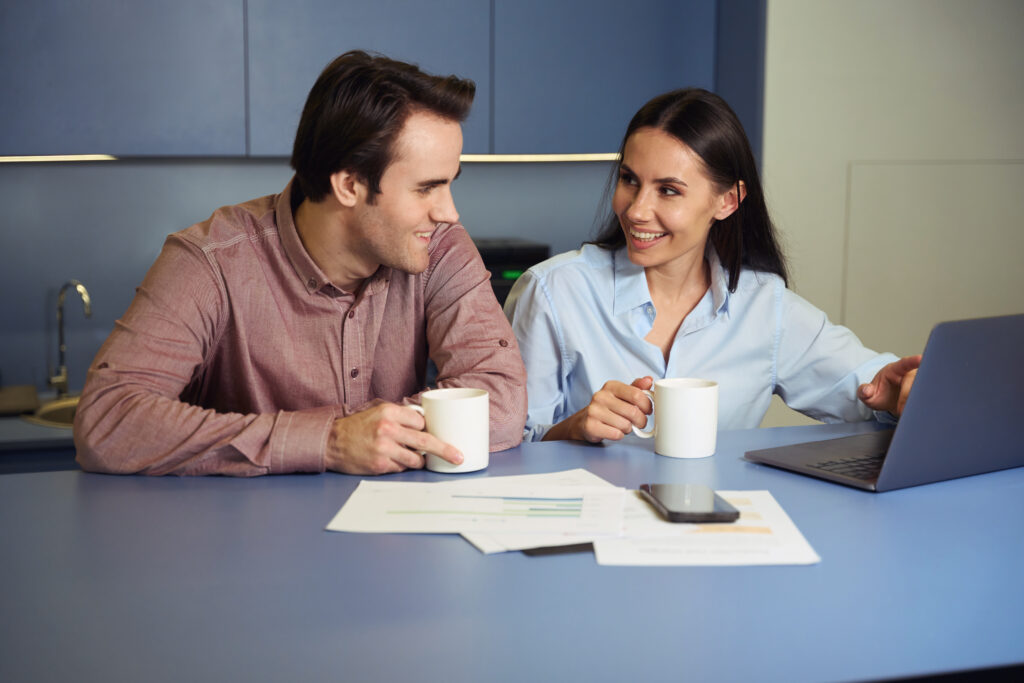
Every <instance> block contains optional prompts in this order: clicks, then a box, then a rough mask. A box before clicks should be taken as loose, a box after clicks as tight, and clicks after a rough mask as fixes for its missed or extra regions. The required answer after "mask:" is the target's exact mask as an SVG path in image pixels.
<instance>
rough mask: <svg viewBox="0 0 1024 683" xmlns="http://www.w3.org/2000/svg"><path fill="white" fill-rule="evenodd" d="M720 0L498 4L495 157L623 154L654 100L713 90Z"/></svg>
mask: <svg viewBox="0 0 1024 683" xmlns="http://www.w3.org/2000/svg"><path fill="white" fill-rule="evenodd" d="M716 8H717V4H716V3H715V2H713V1H712V0H632V1H631V2H622V1H621V0H611V1H609V0H559V1H558V2H551V0H495V16H494V28H495V30H494V34H495V35H494V152H495V153H497V154H527V153H600V152H616V151H618V147H619V144H620V142H621V140H622V134H623V132H624V131H625V130H626V125H627V124H628V123H629V120H630V118H632V116H633V114H634V113H635V112H636V110H637V109H639V108H640V106H641V105H642V104H643V103H644V102H646V101H647V100H649V99H650V98H651V97H653V96H654V95H657V94H659V93H661V92H664V91H667V90H671V89H673V88H680V87H685V86H700V87H703V88H709V89H710V88H712V87H713V86H714V75H715V74H714V71H715V32H716V19H715V13H716Z"/></svg>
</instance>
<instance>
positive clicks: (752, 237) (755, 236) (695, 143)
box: [593, 88, 787, 292]
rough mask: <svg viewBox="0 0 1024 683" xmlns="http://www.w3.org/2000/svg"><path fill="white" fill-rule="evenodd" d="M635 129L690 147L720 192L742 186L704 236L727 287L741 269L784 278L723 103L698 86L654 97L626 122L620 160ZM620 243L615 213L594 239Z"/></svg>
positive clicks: (737, 127)
mask: <svg viewBox="0 0 1024 683" xmlns="http://www.w3.org/2000/svg"><path fill="white" fill-rule="evenodd" d="M640 128H655V129H657V130H660V131H663V132H665V133H668V134H669V135H671V136H672V137H674V138H675V139H677V140H679V141H680V142H682V143H683V144H684V145H686V146H687V147H689V148H690V149H691V150H693V152H694V153H695V154H696V155H697V156H699V157H700V158H701V160H702V161H703V162H704V169H705V171H706V172H707V174H708V177H709V178H710V179H711V182H712V183H713V184H714V185H715V186H716V187H717V188H718V191H719V192H725V191H726V190H728V189H729V188H731V187H733V186H735V185H736V184H737V183H738V182H740V181H743V184H744V185H745V186H746V190H747V196H746V198H745V199H744V200H743V201H742V202H741V203H740V205H739V207H738V208H737V209H736V211H734V212H733V213H732V215H730V216H729V217H728V218H725V219H723V220H720V221H715V223H714V225H712V226H711V233H710V234H709V235H708V244H709V245H710V246H712V247H714V249H715V251H716V252H718V258H719V260H720V261H721V263H722V266H723V267H724V268H725V269H726V270H727V271H728V272H729V291H732V292H734V291H736V286H737V284H738V283H739V279H740V269H741V268H749V269H751V270H760V271H765V272H769V273H775V274H776V275H778V276H780V277H781V278H782V279H783V280H786V279H787V275H786V260H785V257H784V256H783V255H782V249H781V248H780V246H779V240H778V236H777V235H776V231H775V226H774V225H773V224H772V219H771V217H770V216H769V215H768V207H767V206H766V205H765V201H764V192H763V190H762V189H761V180H760V178H759V177H758V173H757V163H756V162H755V161H754V153H753V152H752V151H751V149H750V142H749V141H748V140H747V134H746V133H745V132H744V131H743V125H742V124H741V123H740V120H739V118H738V117H737V116H736V114H735V112H733V110H732V108H731V107H730V106H729V105H728V104H727V103H726V101H725V100H723V99H722V98H721V97H719V96H718V95H716V94H714V93H712V92H708V91H707V90H702V89H700V88H687V89H684V90H673V91H672V92H667V93H665V94H663V95H659V96H657V97H655V98H654V99H653V100H651V101H650V102H648V103H647V104H645V105H644V106H643V107H641V108H640V111H638V112H637V113H636V115H635V116H633V120H632V121H630V122H629V126H628V127H627V128H626V134H625V136H623V138H622V146H621V147H620V148H619V158H620V159H621V156H622V152H623V151H624V150H625V148H626V141H627V140H629V136H631V135H632V134H633V133H635V132H636V131H637V130H638V129H640ZM613 172H614V176H613V180H612V181H609V185H610V186H611V187H614V185H613V183H614V180H616V179H617V178H618V173H619V169H618V167H616V168H615V169H614V171H613ZM625 243H626V237H625V235H624V234H623V232H622V227H621V226H620V225H619V219H618V217H617V216H615V215H614V214H612V215H611V216H609V217H608V219H607V221H606V222H605V223H604V226H603V229H602V230H601V232H600V233H599V234H598V235H597V237H596V238H595V239H594V242H593V244H597V245H598V246H601V247H604V248H606V249H618V248H619V247H621V246H623V245H624V244H625Z"/></svg>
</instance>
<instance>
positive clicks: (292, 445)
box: [270, 407, 337, 474]
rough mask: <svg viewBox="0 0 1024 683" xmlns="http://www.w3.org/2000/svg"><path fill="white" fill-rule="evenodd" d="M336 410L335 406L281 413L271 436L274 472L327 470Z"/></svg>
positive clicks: (271, 456) (271, 455)
mask: <svg viewBox="0 0 1024 683" xmlns="http://www.w3.org/2000/svg"><path fill="white" fill-rule="evenodd" d="M336 412H337V411H336V410H335V409H334V408H332V407H324V408H316V409H313V410H303V411H298V412H284V411H282V412H279V413H278V414H277V424H276V425H275V426H274V431H273V434H272V435H271V437H270V474H287V473H290V472H323V471H324V453H325V452H326V450H327V439H328V437H329V436H330V434H331V425H332V424H333V423H334V418H335V413H336Z"/></svg>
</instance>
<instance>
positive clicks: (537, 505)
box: [327, 477, 625, 535]
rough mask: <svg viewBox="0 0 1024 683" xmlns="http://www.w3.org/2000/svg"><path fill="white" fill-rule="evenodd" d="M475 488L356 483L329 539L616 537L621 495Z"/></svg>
mask: <svg viewBox="0 0 1024 683" xmlns="http://www.w3.org/2000/svg"><path fill="white" fill-rule="evenodd" d="M500 479H501V478H500V477H491V478H488V479H487V480H486V481H487V484H474V482H473V481H472V480H471V481H466V482H460V485H452V484H451V483H447V482H443V483H423V482H381V481H366V480H364V481H362V482H360V483H359V486H358V487H357V488H356V490H355V491H354V492H353V493H352V495H351V496H350V497H349V499H348V500H347V501H346V502H345V504H344V505H343V506H342V508H341V509H340V510H339V511H338V514H336V515H335V516H334V519H332V520H331V521H330V523H329V524H328V525H327V529H328V530H330V531H355V532H366V533H389V532H400V533H462V532H472V531H490V532H494V531H515V532H533V533H545V534H548V533H566V532H569V533H580V534H594V535H617V534H619V533H621V532H622V505H623V498H624V495H625V489H621V488H617V487H609V486H605V487H596V486H552V485H524V484H521V483H516V482H514V481H513V482H508V483H503V482H501V481H500Z"/></svg>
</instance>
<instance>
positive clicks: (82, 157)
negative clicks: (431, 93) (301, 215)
mask: <svg viewBox="0 0 1024 683" xmlns="http://www.w3.org/2000/svg"><path fill="white" fill-rule="evenodd" d="M184 158H186V159H187V158H188V157H184ZM229 158H230V157H229ZM459 158H460V160H461V161H465V162H469V163H474V162H490V163H495V162H497V163H517V162H519V163H522V162H530V163H548V162H560V161H618V160H619V155H618V154H617V153H609V154H463V155H462V156H461V157H459ZM44 161H118V157H115V156H111V155H110V154H53V155H47V156H9V157H5V156H0V164H3V163H6V164H17V163H38V162H44Z"/></svg>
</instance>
